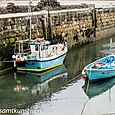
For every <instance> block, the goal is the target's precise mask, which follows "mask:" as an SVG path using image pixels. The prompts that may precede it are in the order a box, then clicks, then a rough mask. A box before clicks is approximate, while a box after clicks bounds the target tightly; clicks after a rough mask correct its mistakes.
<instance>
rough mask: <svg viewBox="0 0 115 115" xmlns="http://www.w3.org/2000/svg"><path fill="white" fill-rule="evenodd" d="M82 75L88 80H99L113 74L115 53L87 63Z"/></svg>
mask: <svg viewBox="0 0 115 115" xmlns="http://www.w3.org/2000/svg"><path fill="white" fill-rule="evenodd" d="M82 75H83V76H85V77H88V78H89V80H99V79H103V78H109V77H113V76H115V55H113V54H111V55H109V56H107V57H104V58H101V59H99V60H96V61H94V62H92V63H91V64H89V65H87V66H86V67H85V68H84V69H83V70H82Z"/></svg>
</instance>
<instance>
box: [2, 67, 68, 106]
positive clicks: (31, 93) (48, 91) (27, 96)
mask: <svg viewBox="0 0 115 115" xmlns="http://www.w3.org/2000/svg"><path fill="white" fill-rule="evenodd" d="M8 76H9V77H7V76H6V77H5V78H4V79H1V82H0V102H1V103H0V108H14V107H17V108H27V107H28V106H32V105H33V104H34V103H35V102H39V101H43V100H50V99H51V96H52V94H53V93H54V92H58V90H59V89H61V88H62V87H63V84H64V83H65V82H66V80H67V70H66V68H65V66H64V65H61V66H59V67H56V68H54V69H52V70H50V71H47V72H45V73H43V74H37V73H24V72H17V73H14V76H13V75H12V74H9V75H8Z"/></svg>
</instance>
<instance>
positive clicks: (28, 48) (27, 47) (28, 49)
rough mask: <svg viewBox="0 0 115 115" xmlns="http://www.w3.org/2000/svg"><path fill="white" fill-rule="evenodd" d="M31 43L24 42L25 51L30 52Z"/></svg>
mask: <svg viewBox="0 0 115 115" xmlns="http://www.w3.org/2000/svg"><path fill="white" fill-rule="evenodd" d="M30 52H31V50H30V45H29V44H28V43H24V44H23V53H30Z"/></svg>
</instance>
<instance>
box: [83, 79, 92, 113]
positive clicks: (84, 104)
mask: <svg viewBox="0 0 115 115" xmlns="http://www.w3.org/2000/svg"><path fill="white" fill-rule="evenodd" d="M89 83H90V82H89V79H88V82H87V87H86V94H87V92H88V89H89ZM88 101H89V98H88V99H87V100H86V102H85V103H84V105H83V108H82V111H81V115H83V112H84V110H85V107H86V105H87V103H88Z"/></svg>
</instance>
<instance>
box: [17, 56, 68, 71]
mask: <svg viewBox="0 0 115 115" xmlns="http://www.w3.org/2000/svg"><path fill="white" fill-rule="evenodd" d="M65 56H66V54H63V55H61V56H59V57H57V58H54V59H50V60H44V61H39V60H28V61H25V62H19V63H16V66H17V70H20V71H36V72H41V71H45V70H48V69H51V68H54V67H56V66H59V65H61V64H63V61H64V59H65Z"/></svg>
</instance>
